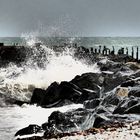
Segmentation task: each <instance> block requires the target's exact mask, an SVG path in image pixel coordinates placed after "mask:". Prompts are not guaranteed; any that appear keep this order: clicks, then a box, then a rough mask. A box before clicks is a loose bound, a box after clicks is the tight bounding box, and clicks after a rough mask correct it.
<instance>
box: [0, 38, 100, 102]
mask: <svg viewBox="0 0 140 140" xmlns="http://www.w3.org/2000/svg"><path fill="white" fill-rule="evenodd" d="M26 40H27V47H30V48H31V50H32V51H33V55H32V56H29V58H28V60H27V62H26V64H25V63H24V64H23V65H22V66H21V67H17V66H16V65H14V64H9V66H8V67H7V68H3V69H0V73H1V75H0V92H1V93H4V94H9V95H10V96H13V97H15V98H19V99H21V100H29V98H30V96H31V93H32V91H33V89H34V88H35V87H37V88H47V87H48V86H49V85H50V84H51V83H52V82H54V81H57V82H61V81H70V80H72V79H73V78H74V77H75V76H76V75H81V74H83V73H86V72H99V69H98V67H97V65H96V64H93V65H90V66H89V65H88V64H86V62H85V61H84V60H83V61H82V60H81V61H80V60H78V59H76V58H74V56H73V51H74V50H73V49H68V48H67V49H65V51H63V52H62V53H60V54H56V53H55V52H54V51H53V50H52V49H51V48H50V47H47V46H45V45H41V46H37V47H35V46H34V44H35V43H36V41H38V42H39V40H38V39H36V38H30V39H27V38H26ZM73 40H74V39H72V40H70V43H72V41H73ZM42 52H43V54H42ZM38 55H42V56H38ZM38 59H41V60H39V61H40V63H42V64H43V68H40V67H38V65H37V62H38Z"/></svg>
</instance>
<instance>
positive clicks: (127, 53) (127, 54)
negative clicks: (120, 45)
mask: <svg viewBox="0 0 140 140" xmlns="http://www.w3.org/2000/svg"><path fill="white" fill-rule="evenodd" d="M126 55H127V56H128V48H127V47H126Z"/></svg>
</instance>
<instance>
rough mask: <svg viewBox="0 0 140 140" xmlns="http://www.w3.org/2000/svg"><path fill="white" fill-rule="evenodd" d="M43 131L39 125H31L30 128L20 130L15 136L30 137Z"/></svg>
mask: <svg viewBox="0 0 140 140" xmlns="http://www.w3.org/2000/svg"><path fill="white" fill-rule="evenodd" d="M40 131H41V127H40V126H38V125H34V124H33V125H29V126H28V127H25V128H23V129H21V130H19V131H18V132H17V133H16V134H15V136H23V135H30V134H36V133H38V132H40Z"/></svg>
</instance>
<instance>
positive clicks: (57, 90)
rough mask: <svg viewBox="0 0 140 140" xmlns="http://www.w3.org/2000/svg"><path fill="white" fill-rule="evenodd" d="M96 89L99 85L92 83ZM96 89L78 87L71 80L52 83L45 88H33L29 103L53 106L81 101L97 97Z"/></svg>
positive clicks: (98, 95)
mask: <svg viewBox="0 0 140 140" xmlns="http://www.w3.org/2000/svg"><path fill="white" fill-rule="evenodd" d="M93 85H94V87H96V90H97V89H98V90H99V87H98V86H97V85H95V84H93ZM99 97H100V94H99V92H98V91H94V90H90V89H80V88H79V87H78V86H77V85H75V84H73V83H72V82H65V81H64V82H61V83H60V85H59V84H58V83H56V82H54V83H52V84H51V85H50V86H49V87H48V89H47V90H43V89H35V90H34V92H33V95H32V98H31V102H30V103H31V104H37V105H41V106H42V107H53V106H60V105H63V104H65V103H66V102H65V101H68V102H69V103H83V102H84V101H85V100H89V99H95V98H99Z"/></svg>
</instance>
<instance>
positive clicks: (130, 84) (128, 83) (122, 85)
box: [121, 80, 135, 87]
mask: <svg viewBox="0 0 140 140" xmlns="http://www.w3.org/2000/svg"><path fill="white" fill-rule="evenodd" d="M134 85H135V81H134V80H128V81H126V82H123V83H122V84H121V87H133V86H134Z"/></svg>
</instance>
